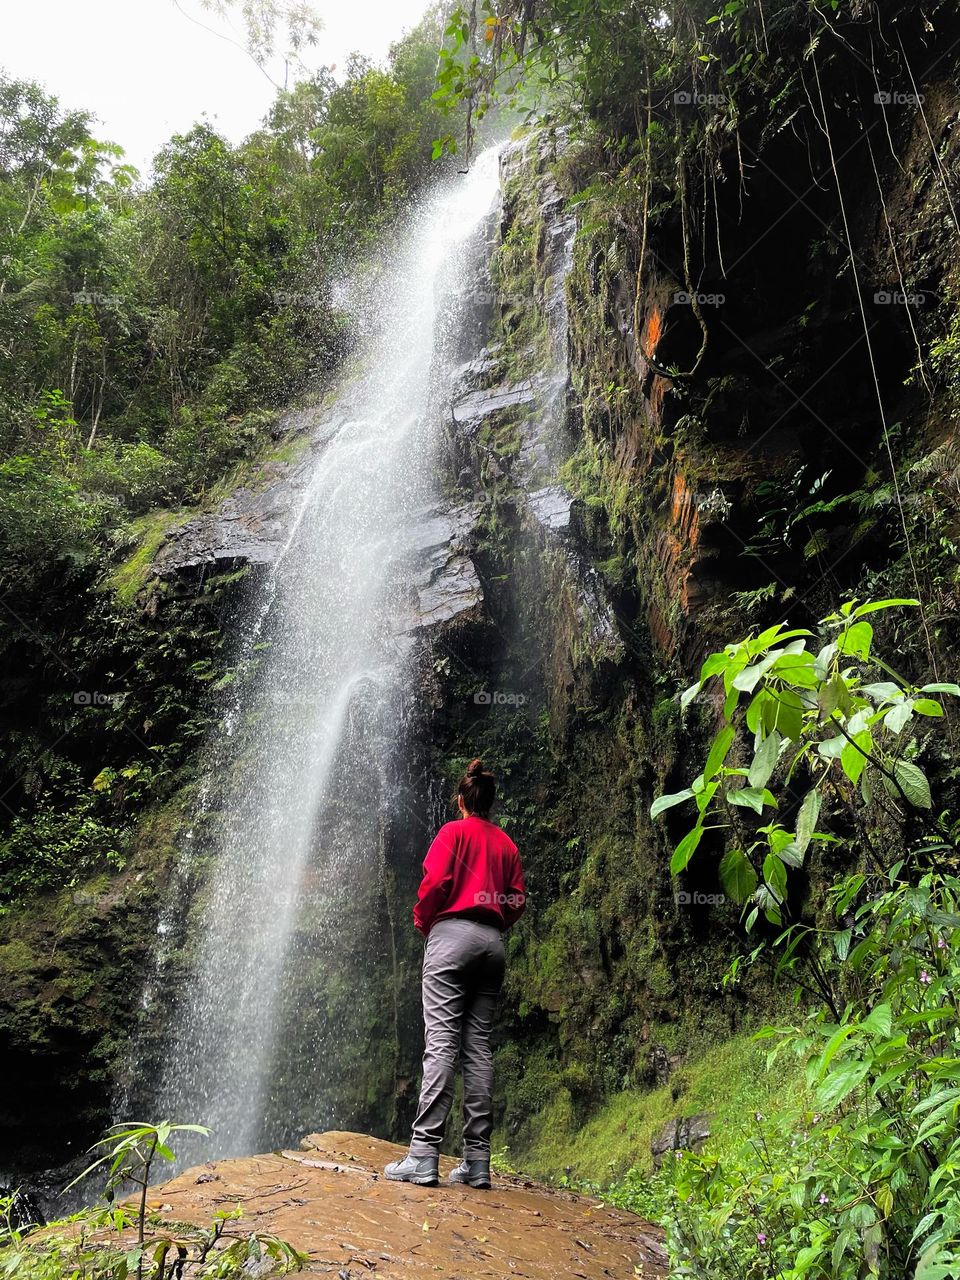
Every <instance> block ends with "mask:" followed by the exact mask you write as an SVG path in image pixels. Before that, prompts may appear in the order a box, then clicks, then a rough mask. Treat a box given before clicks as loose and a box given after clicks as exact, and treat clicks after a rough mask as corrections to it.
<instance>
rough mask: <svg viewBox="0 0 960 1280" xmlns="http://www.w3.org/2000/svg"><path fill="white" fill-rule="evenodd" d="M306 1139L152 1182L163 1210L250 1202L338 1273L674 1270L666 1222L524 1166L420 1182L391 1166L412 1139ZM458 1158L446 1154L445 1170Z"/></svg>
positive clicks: (179, 1215) (261, 1225) (402, 1276)
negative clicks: (388, 1169) (489, 1175)
mask: <svg viewBox="0 0 960 1280" xmlns="http://www.w3.org/2000/svg"><path fill="white" fill-rule="evenodd" d="M301 1147H302V1149H301V1150H300V1151H276V1152H273V1153H272V1154H270V1155H263V1156H251V1157H245V1158H238V1159H229V1160H217V1161H211V1162H210V1163H208V1164H206V1165H202V1166H200V1167H198V1168H194V1169H188V1170H187V1171H186V1172H185V1173H182V1174H180V1175H179V1176H178V1177H176V1178H174V1179H172V1180H171V1181H170V1182H167V1183H165V1184H163V1185H162V1186H160V1187H157V1188H155V1189H153V1191H152V1192H151V1199H150V1206H151V1209H152V1210H153V1211H154V1212H159V1213H160V1214H162V1215H163V1216H165V1217H166V1216H167V1215H169V1216H170V1218H172V1219H174V1220H176V1221H179V1222H194V1223H207V1222H209V1221H210V1219H211V1218H212V1217H213V1215H214V1214H215V1213H217V1212H218V1210H222V1209H229V1208H233V1207H234V1206H236V1205H238V1204H239V1205H240V1206H241V1207H242V1209H243V1219H242V1226H243V1228H244V1229H245V1230H247V1231H258V1232H262V1233H273V1234H275V1235H277V1236H280V1237H281V1238H282V1239H284V1240H288V1241H289V1242H290V1243H291V1244H293V1245H295V1246H296V1247H297V1248H298V1249H300V1250H301V1251H302V1252H304V1253H306V1254H308V1256H309V1258H310V1262H309V1263H308V1264H307V1265H306V1266H305V1268H304V1274H308V1275H336V1276H338V1277H340V1280H345V1278H347V1277H352V1280H360V1277H366V1278H367V1280H369V1277H371V1276H386V1277H390V1278H391V1280H408V1278H411V1280H412V1278H413V1277H426V1276H429V1277H442V1280H494V1278H496V1280H504V1277H508V1276H517V1277H528V1278H529V1280H547V1277H550V1278H551V1280H559V1278H560V1277H564V1278H566V1277H570V1276H577V1277H582V1278H583V1280H593V1278H594V1277H598V1278H599V1277H615V1276H634V1275H641V1276H645V1277H648V1278H652V1277H656V1276H665V1275H666V1274H667V1268H666V1255H665V1253H664V1250H663V1246H662V1243H661V1235H660V1232H659V1231H658V1230H657V1228H655V1227H651V1226H649V1225H648V1224H647V1223H645V1222H643V1221H642V1220H641V1219H640V1218H637V1217H635V1216H634V1215H633V1214H630V1213H626V1212H624V1211H623V1210H619V1209H610V1208H607V1207H605V1206H603V1205H601V1204H600V1203H599V1202H598V1201H596V1200H591V1199H587V1198H586V1197H584V1196H576V1195H572V1194H570V1193H569V1192H565V1191H553V1190H550V1189H548V1188H546V1187H542V1186H539V1185H537V1184H535V1183H533V1182H530V1181H528V1180H527V1179H525V1178H523V1177H522V1176H511V1177H503V1178H501V1177H497V1178H495V1179H494V1185H493V1188H492V1189H491V1190H490V1191H474V1190H471V1189H470V1188H466V1187H447V1186H444V1185H442V1184H441V1185H440V1186H439V1187H411V1186H408V1185H407V1184H405V1183H396V1182H388V1181H387V1180H386V1179H385V1178H384V1177H383V1176H382V1174H381V1170H382V1168H383V1166H384V1164H385V1163H386V1162H387V1161H388V1160H393V1159H396V1158H397V1156H398V1155H402V1154H403V1148H401V1147H397V1146H394V1145H393V1144H392V1143H389V1142H382V1141H380V1140H379V1139H377V1138H370V1137H366V1136H364V1135H363V1134H358V1133H323V1134H311V1135H310V1136H309V1137H307V1138H304V1140H303V1143H302V1144H301ZM454 1163H455V1161H453V1160H449V1159H444V1160H443V1161H442V1162H441V1176H442V1177H446V1175H447V1173H449V1171H450V1169H452V1168H453V1166H454Z"/></svg>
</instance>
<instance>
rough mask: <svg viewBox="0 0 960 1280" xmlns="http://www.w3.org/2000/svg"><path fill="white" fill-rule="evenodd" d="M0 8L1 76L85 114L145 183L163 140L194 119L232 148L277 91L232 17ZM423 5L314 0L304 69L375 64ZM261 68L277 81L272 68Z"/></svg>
mask: <svg viewBox="0 0 960 1280" xmlns="http://www.w3.org/2000/svg"><path fill="white" fill-rule="evenodd" d="M0 3H2V4H3V9H4V13H3V15H2V18H0V69H2V70H4V71H5V72H6V73H7V74H8V75H10V76H13V77H14V78H15V79H29V80H37V81H39V82H40V83H41V84H42V85H44V87H45V88H46V89H47V91H48V92H49V93H51V94H54V95H55V96H56V97H58V98H59V99H60V101H61V103H62V105H63V106H64V107H67V108H78V109H83V110H87V111H90V112H92V113H93V114H94V115H95V116H97V117H98V120H99V122H100V123H99V129H98V130H97V129H95V130H94V133H95V136H98V137H100V138H101V139H103V140H104V141H107V142H117V143H119V144H120V145H121V146H122V147H123V148H124V149H125V150H126V152H127V159H128V161H129V162H130V163H132V164H135V165H136V166H137V167H138V168H139V169H141V171H142V172H143V174H144V176H146V174H147V171H148V169H149V163H150V160H151V158H152V156H153V155H154V154H155V153H156V152H157V151H158V150H159V148H160V147H161V146H162V145H163V143H164V142H166V141H167V139H168V138H169V137H170V136H171V135H172V134H174V133H180V132H183V131H184V130H185V129H188V128H189V127H190V126H191V125H192V124H193V123H194V122H195V121H197V120H199V119H201V118H202V117H204V116H206V118H207V119H208V120H209V121H210V122H211V123H212V124H213V125H214V126H215V127H216V128H218V129H219V130H220V131H221V132H222V133H224V134H225V135H226V136H227V137H228V138H229V139H230V140H231V142H239V141H240V140H241V139H242V138H243V137H245V136H246V135H247V134H248V133H250V132H251V131H252V130H253V129H255V128H256V127H257V125H258V124H259V122H260V120H261V119H262V117H263V116H264V114H265V113H266V111H267V110H268V108H269V106H270V104H271V102H272V101H273V98H274V95H275V93H276V89H275V88H274V86H273V85H272V84H271V83H270V82H269V80H268V79H267V78H266V76H265V75H264V74H263V72H262V71H261V70H260V69H259V68H258V67H257V66H256V64H255V63H254V62H253V61H252V59H251V58H250V57H249V55H248V54H247V53H246V51H245V50H244V49H243V48H242V47H238V44H239V45H240V46H242V45H243V32H242V27H241V25H240V22H239V19H238V18H237V17H236V16H234V17H233V18H232V19H230V20H228V19H225V18H219V17H217V16H216V15H215V14H212V13H210V12H209V11H207V10H204V9H202V8H201V5H200V3H199V0H83V2H82V3H79V2H78V0H29V2H28V3H25V4H20V3H17V4H14V3H12V0H0ZM426 7H427V0H315V3H314V8H315V10H316V12H317V13H318V14H319V16H320V18H321V20H322V21H323V24H324V31H323V33H322V34H321V36H320V41H319V43H318V45H317V46H316V47H315V48H313V49H309V50H307V51H306V53H305V54H304V61H305V62H306V63H307V64H308V65H309V66H310V67H317V66H322V65H326V66H331V65H336V66H337V67H338V68H342V66H343V64H344V62H345V61H346V57H347V55H348V54H349V53H350V52H351V51H354V50H357V51H359V52H361V53H364V54H367V55H368V56H369V57H372V58H374V59H381V58H383V57H384V56H385V55H386V53H387V49H388V48H389V45H390V43H391V41H393V40H395V39H396V38H397V37H398V36H399V35H401V34H402V32H403V31H405V30H407V29H409V28H410V27H411V26H413V25H414V24H415V23H416V22H417V20H418V19H419V18H420V17H421V15H422V14H423V12H424V10H425V9H426ZM191 19H194V21H191ZM198 23H202V24H203V26H200V25H198ZM204 28H208V29H206V30H205V29H204ZM225 37H226V38H225ZM232 42H236V43H232ZM268 70H269V71H270V72H271V74H272V75H273V78H274V79H275V80H278V81H280V82H282V80H283V74H284V69H283V62H282V60H278V61H276V62H275V63H274V64H272V65H271V66H270V67H269V68H268ZM335 74H336V72H335Z"/></svg>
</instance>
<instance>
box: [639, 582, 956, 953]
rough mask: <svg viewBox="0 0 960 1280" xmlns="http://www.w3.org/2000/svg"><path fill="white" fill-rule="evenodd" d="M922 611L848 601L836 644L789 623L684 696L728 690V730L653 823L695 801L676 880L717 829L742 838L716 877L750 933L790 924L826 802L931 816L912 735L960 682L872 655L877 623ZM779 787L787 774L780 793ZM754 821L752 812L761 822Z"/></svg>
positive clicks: (833, 624)
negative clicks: (735, 756) (896, 611)
mask: <svg viewBox="0 0 960 1280" xmlns="http://www.w3.org/2000/svg"><path fill="white" fill-rule="evenodd" d="M916 604H917V601H915V600H880V601H873V602H870V603H865V604H859V605H858V604H857V603H856V602H855V601H848V602H847V603H846V604H844V605H843V606H842V607H841V609H840V611H839V612H838V613H835V614H831V615H830V616H829V617H827V618H825V619H824V620H823V627H824V628H825V635H824V636H823V639H824V640H825V643H823V644H822V645H821V646H820V647H819V649H818V650H817V651H816V652H814V651H813V650H812V649H810V648H808V647H807V646H808V642H809V640H810V639H811V638H813V637H812V633H811V632H810V631H807V630H804V629H800V630H797V629H788V628H786V627H785V625H784V624H782V623H778V624H776V625H775V626H773V627H769V628H768V629H767V630H766V631H763V632H761V634H760V635H757V636H751V637H748V638H747V639H745V640H742V641H740V642H739V643H737V644H730V645H727V647H726V648H725V649H724V650H723V651H722V652H718V653H713V654H711V655H710V656H709V657H708V658H707V659H706V661H705V662H704V663H703V666H702V668H701V671H700V677H699V679H698V680H697V681H696V683H695V684H693V685H691V686H690V688H689V689H687V690H686V692H685V693H684V694H683V695H682V697H681V700H680V701H681V705H682V706H684V707H687V706H689V705H690V703H691V702H693V701H694V700H695V699H696V698H697V697H698V696H700V694H701V693H702V692H703V691H704V689H705V687H709V688H711V689H712V688H713V687H715V686H719V688H718V694H720V693H722V702H721V706H722V712H721V727H720V728H719V729H718V731H717V733H716V734H715V736H714V738H713V741H712V743H711V746H710V750H709V753H708V755H707V759H706V763H705V765H704V768H703V771H702V772H701V773H700V774H698V775H697V777H696V778H694V779H693V780H692V782H691V783H690V785H689V786H688V787H685V788H684V789H683V790H682V791H678V792H676V793H674V794H672V795H662V796H659V797H658V798H657V799H656V800H655V801H654V802H653V805H652V806H651V810H650V813H651V817H654V818H656V817H658V816H659V815H660V814H662V813H663V812H665V811H666V810H667V809H670V808H673V807H674V806H676V805H681V804H686V803H688V802H689V803H692V804H694V805H695V806H696V809H697V818H696V821H695V823H694V825H693V827H691V829H690V830H689V831H687V832H686V834H685V835H684V836H683V838H682V839H681V840H680V841H679V843H678V844H677V846H676V848H675V849H674V852H673V857H672V858H671V862H670V870H671V871H672V873H673V874H674V875H678V874H679V873H681V872H682V871H684V870H685V868H686V867H687V865H688V864H689V863H690V861H691V859H692V858H693V857H694V855H695V854H696V852H697V849H698V848H699V847H700V844H701V841H702V839H703V837H704V836H705V835H706V834H707V832H709V831H717V830H724V831H729V832H732V833H733V834H734V835H735V837H736V839H734V840H732V841H730V842H729V844H728V848H727V851H726V852H725V854H724V856H723V859H722V861H721V863H720V867H719V874H720V879H721V881H722V883H723V887H724V889H725V891H726V892H727V893H728V894H729V895H730V897H731V898H733V900H734V901H736V902H737V903H740V904H741V905H744V906H745V907H746V908H747V910H746V923H747V928H748V929H751V928H752V927H753V925H754V924H755V922H756V920H757V917H758V915H759V914H760V913H761V912H762V913H763V914H764V915H765V916H766V918H767V919H768V920H769V921H770V922H771V923H773V924H778V925H779V924H782V923H783V921H784V913H785V905H786V901H787V889H788V878H789V872H790V871H791V870H793V869H796V868H799V867H802V866H803V863H804V858H805V856H806V853H807V850H808V848H809V847H810V845H811V843H812V842H814V841H826V840H830V839H832V838H833V837H831V836H829V835H828V834H826V833H824V832H822V831H819V830H818V829H817V824H818V821H819V818H820V813H821V809H822V807H823V804H824V800H825V797H828V796H829V798H830V799H831V800H837V801H839V802H841V803H843V804H845V805H847V806H854V805H857V804H860V805H863V806H866V807H867V808H871V807H874V806H880V805H887V806H892V807H893V808H894V809H895V810H896V811H897V812H898V814H900V815H903V814H904V812H907V813H909V812H911V811H914V810H929V809H930V807H931V804H932V800H931V794H930V783H929V781H928V779H927V777H926V775H925V773H924V772H923V770H922V768H921V767H920V765H919V764H918V763H917V756H918V754H919V750H920V743H919V741H918V739H917V738H916V737H915V736H912V735H911V734H910V733H908V732H907V730H908V729H909V728H910V727H911V726H914V727H916V726H917V725H918V724H920V723H922V722H923V721H924V720H927V721H929V720H935V719H940V718H941V717H942V716H943V705H942V701H941V698H942V697H943V696H944V695H947V696H954V697H956V696H960V685H957V684H952V683H946V684H945V683H939V682H937V683H929V684H924V685H922V686H920V687H916V686H914V685H912V684H911V683H910V682H909V681H907V680H906V679H905V678H904V677H903V676H901V675H899V674H898V673H897V672H896V671H895V670H894V669H893V668H892V667H891V666H890V664H889V663H887V662H885V661H884V660H883V659H881V658H879V657H878V656H877V655H876V654H874V653H873V651H872V646H873V626H872V624H871V623H870V622H869V621H867V619H868V618H869V617H870V616H871V615H872V614H874V613H876V612H878V611H879V610H884V609H891V608H895V607H911V606H915V605H916ZM878 677H881V678H878ZM718 701H720V698H719V697H718ZM740 729H745V730H746V735H747V737H748V740H749V741H750V747H749V748H748V749H747V751H746V753H745V758H744V759H743V760H742V763H739V764H731V763H728V762H729V760H730V759H731V758H732V756H731V753H732V751H733V748H734V744H735V742H736V741H737V733H738V730H740ZM774 779H781V780H782V781H781V783H780V787H779V789H780V792H781V794H780V795H779V797H778V795H776V794H774V792H773V791H772V790H771V786H772V785H774ZM801 782H802V783H803V786H804V788H805V793H804V795H803V798H802V800H799V803H796V798H795V796H794V794H793V792H792V791H791V788H793V787H794V786H795V785H796V784H800V783H801ZM781 809H783V810H788V809H789V810H790V811H791V814H790V818H789V822H788V823H787V824H786V825H785V824H784V822H782V821H780V820H778V817H777V815H778V813H779V812H780V811H781ZM746 814H752V815H755V818H756V821H754V822H753V823H752V825H748V822H747V820H746V818H745V816H744V815H746Z"/></svg>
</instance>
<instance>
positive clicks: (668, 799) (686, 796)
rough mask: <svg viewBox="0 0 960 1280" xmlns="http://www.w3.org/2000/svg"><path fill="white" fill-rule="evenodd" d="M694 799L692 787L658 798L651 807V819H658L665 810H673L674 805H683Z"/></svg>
mask: <svg viewBox="0 0 960 1280" xmlns="http://www.w3.org/2000/svg"><path fill="white" fill-rule="evenodd" d="M692 799H693V788H692V787H684V789H683V790H682V791H675V792H674V793H673V795H671V796H657V798H656V800H654V802H653V804H652V805H651V806H650V817H651V818H658V817H659V816H660V814H661V813H663V811H664V810H665V809H672V808H673V806H674V805H677V804H683V802H684V800H692Z"/></svg>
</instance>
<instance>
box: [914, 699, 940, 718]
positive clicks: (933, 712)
mask: <svg viewBox="0 0 960 1280" xmlns="http://www.w3.org/2000/svg"><path fill="white" fill-rule="evenodd" d="M913 709H914V711H916V712H918V713H919V714H920V715H922V716H942V715H943V707H941V705H940V703H939V702H935V701H934V700H933V698H916V699H915V700H914V703H913Z"/></svg>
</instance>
